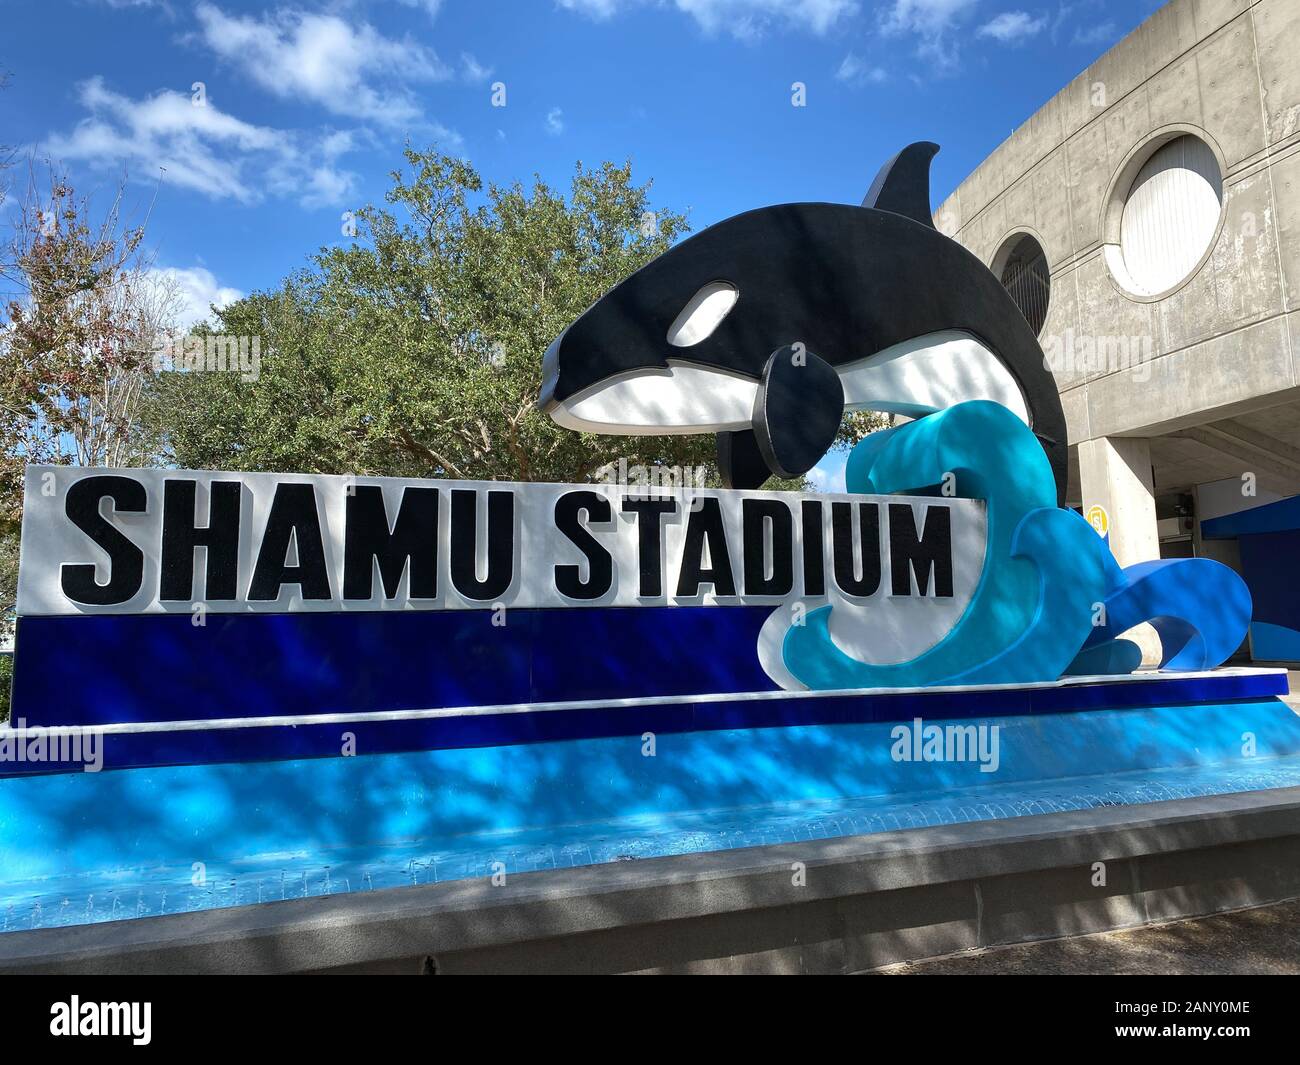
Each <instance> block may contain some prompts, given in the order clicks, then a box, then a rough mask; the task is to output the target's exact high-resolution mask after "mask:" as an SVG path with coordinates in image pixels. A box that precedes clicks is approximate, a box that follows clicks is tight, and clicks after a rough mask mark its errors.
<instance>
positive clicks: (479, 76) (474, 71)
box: [460, 52, 492, 85]
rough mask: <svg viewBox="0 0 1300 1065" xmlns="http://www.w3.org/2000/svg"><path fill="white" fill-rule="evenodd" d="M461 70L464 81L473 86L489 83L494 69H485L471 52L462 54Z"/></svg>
mask: <svg viewBox="0 0 1300 1065" xmlns="http://www.w3.org/2000/svg"><path fill="white" fill-rule="evenodd" d="M460 68H461V73H462V76H463V77H464V79H465V80H466V81H468V82H469V83H470V84H472V85H476V84H478V83H479V82H484V81H487V80H488V78H490V77H491V76H492V68H491V67H485V66H484V65H483V64H482V63H480V62H479V61H478V60H477V59H475V58H474V57H473V56H472V55H470V53H469V52H461V53H460Z"/></svg>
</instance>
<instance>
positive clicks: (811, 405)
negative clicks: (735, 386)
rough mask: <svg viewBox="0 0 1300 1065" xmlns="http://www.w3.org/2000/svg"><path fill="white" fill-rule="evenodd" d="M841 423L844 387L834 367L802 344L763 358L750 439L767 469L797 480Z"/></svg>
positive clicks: (785, 348)
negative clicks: (752, 435)
mask: <svg viewBox="0 0 1300 1065" xmlns="http://www.w3.org/2000/svg"><path fill="white" fill-rule="evenodd" d="M843 417H844V387H843V385H841V384H840V375H839V374H837V373H836V372H835V367H833V366H831V365H830V363H828V362H826V361H825V360H824V359H821V358H818V357H817V356H816V355H814V354H813V353H812V352H811V351H808V350H807V348H805V347H804V346H803V345H802V344H790V345H786V346H785V347H783V348H777V350H776V351H774V352H772V354H771V355H770V356H769V357H768V360H767V364H766V365H765V366H764V367H763V377H762V380H761V381H760V382H759V386H758V395H757V397H756V398H755V400H754V437H755V440H756V442H757V444H758V450H759V453H760V454H761V455H762V457H763V461H764V462H766V463H767V468H768V469H769V470H771V471H772V472H773V473H774V474H776V475H777V476H778V477H800V476H802V475H803V474H805V473H807V472H808V471H809V470H811V469H812V468H813V467H814V466H815V465H817V462H818V460H820V459H821V457H822V456H823V455H825V454H826V452H827V451H828V450H829V448H830V446H831V445H832V444H833V443H834V442H835V435H836V433H838V432H839V429H840V421H841V419H842V418H843Z"/></svg>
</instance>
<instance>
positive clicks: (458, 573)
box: [451, 488, 515, 602]
mask: <svg viewBox="0 0 1300 1065" xmlns="http://www.w3.org/2000/svg"><path fill="white" fill-rule="evenodd" d="M484 535H485V536H486V538H487V576H486V577H484V578H483V579H482V580H479V577H478V566H477V565H476V564H475V560H476V559H477V557H478V493H477V492H475V491H474V490H473V489H471V488H457V489H454V490H453V491H452V493H451V583H452V584H453V585H454V586H455V588H456V591H458V592H460V594H461V595H463V596H464V597H465V598H466V599H478V600H480V601H484V602H491V601H493V600H495V599H498V598H500V597H501V596H503V595H505V593H506V591H507V590H508V589H509V588H510V584H511V582H512V581H513V580H514V577H515V495H514V493H513V492H507V491H498V490H493V491H490V492H488V494H487V531H486V532H485V534H484Z"/></svg>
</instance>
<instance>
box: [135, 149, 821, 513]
mask: <svg viewBox="0 0 1300 1065" xmlns="http://www.w3.org/2000/svg"><path fill="white" fill-rule="evenodd" d="M405 156H406V163H407V169H406V170H404V171H399V172H394V173H393V175H392V178H393V186H392V188H391V190H390V191H389V193H388V194H387V197H386V206H385V207H382V208H376V207H368V208H365V209H363V210H361V211H360V212H358V214H357V227H358V229H357V234H356V236H357V239H356V240H355V241H353V242H351V243H349V244H347V245H345V246H340V247H335V248H330V249H325V250H322V251H321V252H320V253H319V254H318V255H317V256H315V257H314V258H313V260H312V261H311V263H310V265H309V266H308V267H307V268H306V269H304V270H302V271H300V272H298V273H296V274H295V275H294V276H292V277H290V278H289V279H287V280H286V281H285V282H284V283H283V284H282V285H281V286H280V287H279V289H277V290H276V291H274V292H268V293H258V294H255V295H252V296H250V297H248V298H246V299H243V300H240V301H238V302H236V303H234V304H231V305H230V306H227V307H225V308H223V309H221V310H220V311H217V312H216V319H217V321H216V324H215V325H214V326H213V327H212V329H213V331H214V332H215V333H218V334H221V335H225V336H237V337H244V338H248V340H249V341H250V342H251V340H252V338H257V340H258V343H259V347H260V369H259V372H258V373H257V375H256V379H255V380H244V379H243V378H244V377H248V376H250V375H247V374H245V375H238V374H233V373H229V372H227V373H193V372H183V371H182V372H176V373H169V374H165V375H162V376H161V377H160V378H158V379H157V380H156V382H155V383H154V386H153V388H152V390H151V395H150V397H149V401H148V404H147V411H148V416H147V420H148V421H149V422H150V424H151V425H152V428H153V430H154V432H155V433H156V436H157V440H158V443H159V446H160V447H161V448H163V449H164V450H165V452H166V454H167V455H168V457H169V458H170V459H171V460H172V461H174V462H175V463H176V464H177V465H179V466H182V467H198V468H216V469H265V470H302V471H308V472H323V473H324V472H335V473H337V472H344V471H351V472H357V473H365V474H372V475H393V476H448V477H456V478H471V479H485V480H488V479H502V480H515V481H583V480H586V479H589V478H591V477H593V476H594V475H596V474H597V472H598V471H599V470H601V469H602V468H603V467H605V466H606V465H607V464H609V463H611V462H614V461H616V460H618V459H625V460H626V461H627V463H628V464H629V465H664V466H677V467H685V466H689V467H700V466H707V467H709V468H710V469H711V470H712V466H713V463H714V461H715V458H714V441H713V437H712V435H695V436H662V437H649V436H635V437H612V436H598V435H594V434H586V433H575V432H572V431H570V430H567V429H562V428H560V427H559V426H557V425H555V424H554V423H553V422H552V421H551V420H550V418H548V417H546V416H545V415H543V414H542V413H541V412H540V411H539V410H538V409H537V407H536V404H535V399H536V396H537V393H538V389H539V387H540V384H541V355H542V352H544V351H545V349H546V347H547V345H548V344H549V343H550V342H551V340H553V339H554V338H555V337H556V336H557V335H558V334H559V333H560V332H561V331H562V330H563V329H564V328H565V326H567V325H568V324H569V323H570V322H571V321H572V320H573V319H574V318H576V317H577V316H578V315H579V314H581V313H582V312H583V311H584V310H585V309H586V308H587V307H588V306H590V305H591V304H592V303H594V302H595V301H596V300H597V299H598V298H599V297H600V296H602V295H603V294H604V293H605V292H607V291H608V290H609V289H610V288H612V287H613V286H614V285H615V284H617V283H618V282H619V281H621V280H622V279H623V278H625V277H627V276H628V275H629V274H631V273H632V272H633V271H635V270H636V269H637V268H639V267H640V266H642V265H644V264H645V263H647V262H649V261H650V260H651V259H653V258H654V257H655V256H657V255H659V254H661V253H662V252H664V251H666V250H667V249H668V248H669V247H670V246H671V245H672V243H673V242H674V241H675V240H676V239H677V238H678V237H679V236H681V235H682V234H683V233H685V232H686V230H687V224H686V219H685V218H684V217H683V216H682V215H680V214H677V213H675V212H673V211H670V210H659V211H656V212H652V211H651V209H650V199H649V194H650V186H649V185H648V184H647V185H637V184H635V183H634V182H633V179H632V173H631V167H630V165H628V164H625V165H622V166H616V165H614V164H612V163H604V164H602V165H601V166H599V167H595V168H584V167H582V166H581V165H579V166H578V167H577V168H576V170H575V173H574V175H573V179H572V182H571V186H570V188H569V190H568V194H567V196H565V195H562V194H561V193H559V192H557V191H556V190H554V189H553V188H551V187H550V186H548V185H547V184H546V183H545V182H543V181H541V180H540V179H535V180H534V182H533V184H532V185H531V187H528V188H525V187H523V186H522V185H519V184H514V185H509V186H498V185H487V186H486V187H485V185H484V183H483V181H482V179H481V178H480V177H479V175H478V174H477V172H476V171H475V170H474V169H473V168H472V167H471V166H470V165H469V164H468V163H466V162H464V161H463V160H460V159H456V158H453V157H451V156H447V155H443V154H440V153H438V152H436V151H433V150H430V151H415V150H411V149H408V150H407V151H406V153H405ZM710 481H711V482H712V483H716V471H714V472H713V475H712V476H711V477H710ZM802 483H803V482H802V479H800V480H799V481H797V482H793V483H787V484H784V485H781V484H777V483H773V484H772V485H771V487H774V488H775V487H798V486H801V485H802Z"/></svg>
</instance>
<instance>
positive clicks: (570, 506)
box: [555, 492, 614, 599]
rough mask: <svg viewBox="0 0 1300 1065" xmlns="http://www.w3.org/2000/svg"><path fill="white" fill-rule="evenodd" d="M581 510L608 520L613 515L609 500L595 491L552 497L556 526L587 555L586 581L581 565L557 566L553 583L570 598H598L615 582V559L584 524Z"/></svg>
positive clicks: (597, 520) (591, 516)
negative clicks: (553, 499)
mask: <svg viewBox="0 0 1300 1065" xmlns="http://www.w3.org/2000/svg"><path fill="white" fill-rule="evenodd" d="M584 514H585V515H586V516H587V517H588V518H589V520H591V521H595V522H608V521H611V520H613V517H614V513H613V508H612V507H611V506H610V505H609V500H608V499H606V498H605V497H604V496H602V495H600V494H599V493H597V492H566V493H565V494H564V495H562V496H560V498H559V499H557V500H556V501H555V527H556V528H557V529H558V530H559V531H560V532H562V533H564V535H565V536H567V537H568V538H569V540H570V541H571V542H572V543H573V545H574V546H575V547H577V548H578V550H579V551H581V552H582V553H583V555H584V556H585V557H586V559H587V580H586V581H585V582H584V581H583V580H582V567H581V566H576V565H563V566H556V567H555V587H556V590H557V591H558V592H559V593H560V594H561V595H564V596H567V597H568V598H570V599H599V598H600V597H601V596H602V595H604V594H605V593H606V592H608V591H609V589H610V587H611V586H612V585H613V583H614V559H613V557H612V556H611V555H610V553H609V552H608V551H606V550H605V548H604V547H602V546H601V544H600V542H599V541H598V540H597V539H596V538H595V537H594V536H592V535H591V532H590V531H589V530H588V529H587V527H586V526H585V525H583V515H584Z"/></svg>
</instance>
